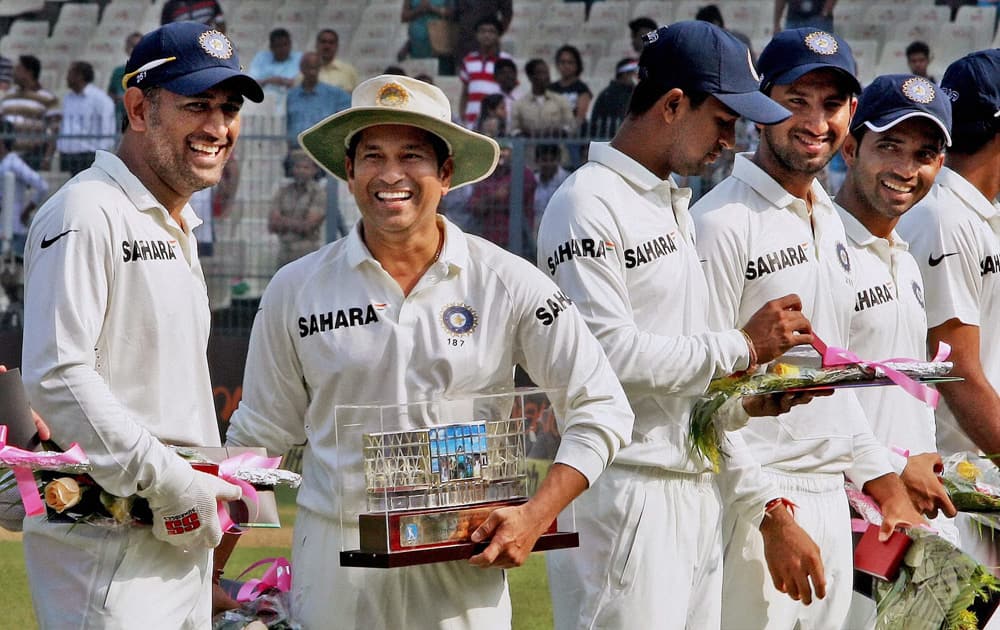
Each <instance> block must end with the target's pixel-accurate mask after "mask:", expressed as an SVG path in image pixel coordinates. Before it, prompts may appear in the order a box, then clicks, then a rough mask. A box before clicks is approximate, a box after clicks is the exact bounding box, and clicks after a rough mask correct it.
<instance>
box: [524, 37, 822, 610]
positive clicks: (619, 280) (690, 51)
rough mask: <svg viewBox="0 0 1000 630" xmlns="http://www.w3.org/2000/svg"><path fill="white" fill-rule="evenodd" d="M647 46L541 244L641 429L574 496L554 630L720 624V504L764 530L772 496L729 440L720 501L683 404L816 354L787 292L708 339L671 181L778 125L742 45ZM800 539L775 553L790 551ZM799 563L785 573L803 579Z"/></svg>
mask: <svg viewBox="0 0 1000 630" xmlns="http://www.w3.org/2000/svg"><path fill="white" fill-rule="evenodd" d="M646 42H647V43H646V46H645V48H644V49H643V51H642V55H641V57H640V59H639V68H638V72H639V83H638V85H636V87H635V92H634V93H633V96H632V99H631V102H630V104H629V108H628V114H627V116H626V118H625V120H624V121H623V123H622V125H621V127H620V128H619V129H618V131H617V133H616V134H615V137H614V139H613V140H612V141H611V142H610V143H604V142H594V143H591V145H590V161H589V162H588V163H587V164H585V165H584V166H582V167H581V168H580V169H579V170H578V171H576V172H575V173H574V174H573V175H571V176H570V177H569V178H568V179H567V180H566V181H565V182H564V183H563V185H562V186H561V187H560V188H559V190H558V191H556V193H555V195H554V196H553V198H552V200H551V201H550V202H549V205H548V208H547V210H546V212H545V215H544V217H543V219H542V224H541V227H540V233H539V237H538V244H539V246H538V265H539V267H541V268H542V269H543V270H544V271H546V272H547V273H548V274H550V275H551V276H552V277H553V278H554V279H555V280H556V283H557V284H559V286H560V287H561V288H562V289H563V290H564V291H565V293H566V294H567V295H568V296H569V297H570V298H571V299H572V300H573V301H574V302H575V303H576V304H577V305H578V306H579V308H580V311H581V312H582V313H583V315H584V317H585V318H586V320H587V323H588V325H589V326H590V328H591V330H592V331H593V332H594V333H595V335H596V336H597V338H598V339H599V340H600V341H601V344H602V346H603V347H604V350H605V352H606V353H607V355H608V358H609V359H610V361H611V364H612V366H613V367H614V369H615V372H616V374H617V375H618V377H619V379H621V381H622V385H623V386H624V388H625V393H626V395H627V396H628V398H629V402H630V403H631V405H632V408H633V410H634V411H635V415H636V420H635V428H634V431H633V434H632V444H631V445H630V446H626V447H625V448H623V449H622V450H621V452H620V453H619V454H618V457H617V458H616V459H615V461H614V463H613V464H612V465H611V466H610V467H609V469H608V470H607V471H606V472H605V474H604V475H602V476H601V477H600V478H599V479H598V480H597V482H596V483H595V484H594V485H593V486H592V487H591V489H590V490H589V491H588V492H587V493H585V494H583V495H582V496H581V497H580V498H578V499H577V502H576V506H575V508H576V509H575V514H576V526H577V529H579V531H580V537H581V540H583V541H586V543H585V544H584V545H582V546H581V548H580V549H575V550H573V551H572V552H571V553H564V552H550V553H549V554H548V558H547V560H548V565H549V585H550V589H551V592H552V599H553V612H554V617H555V623H556V627H557V628H560V629H566V630H569V629H574V630H575V629H576V628H590V627H602V628H626V627H644V628H645V627H657V628H671V629H673V628H677V629H680V628H685V627H686V628H699V629H711V628H719V627H720V617H719V614H720V610H721V607H722V602H721V586H722V533H721V512H722V505H724V504H726V505H732V506H733V509H734V510H739V511H745V512H747V513H748V514H749V516H748V518H756V519H758V520H759V519H760V518H761V517H762V515H763V513H764V506H765V505H766V504H767V502H768V501H769V500H771V499H773V498H775V497H778V496H780V495H778V494H776V490H775V489H774V488H773V487H771V486H770V485H769V484H762V485H761V484H759V483H758V482H759V481H760V476H759V475H756V474H754V471H755V470H756V467H755V465H754V464H753V462H750V461H747V457H746V453H745V449H744V448H742V446H741V444H742V443H741V441H740V440H739V439H738V436H737V437H736V438H735V439H734V443H733V444H732V445H731V448H729V449H728V452H729V455H730V457H729V458H727V459H726V461H725V464H724V470H723V474H724V476H726V477H729V478H732V479H733V480H734V482H733V483H730V484H728V486H727V487H728V488H729V490H728V491H727V492H724V493H722V494H720V487H719V486H720V484H718V483H717V481H716V476H715V475H714V474H712V473H713V468H712V465H711V464H710V463H709V462H708V461H707V460H706V459H705V458H702V457H701V456H698V455H695V454H694V451H693V448H692V445H691V441H690V439H689V436H688V430H689V424H690V411H691V407H692V405H693V404H694V402H695V400H696V399H697V398H698V396H700V395H701V394H703V393H704V391H705V388H706V387H707V385H708V383H709V381H710V380H711V379H712V378H715V377H719V376H724V375H727V374H730V373H732V372H734V371H737V370H742V369H746V368H748V367H750V366H752V365H753V364H754V363H755V362H756V361H769V360H770V359H771V358H773V357H775V356H777V355H779V354H781V352H783V351H784V350H786V349H787V348H789V347H791V346H792V345H795V344H798V343H808V342H809V341H810V340H811V339H812V337H811V336H810V334H809V331H810V327H809V322H808V321H807V320H806V319H805V318H804V317H802V316H801V314H800V313H799V312H798V310H799V308H800V306H799V300H798V298H797V297H796V296H794V295H786V296H784V297H781V298H779V299H776V300H773V301H772V302H770V303H769V304H767V305H766V306H764V307H763V308H762V309H761V310H760V312H758V313H757V314H755V315H754V316H753V317H751V318H750V320H749V321H748V322H746V324H745V326H744V327H743V330H737V329H736V327H734V326H728V327H724V328H720V329H718V330H720V331H721V332H711V331H710V329H709V327H708V325H707V320H708V313H707V304H708V302H709V301H710V293H709V292H708V288H707V286H706V283H705V278H704V275H703V274H702V271H701V264H700V263H699V260H698V256H697V253H696V251H695V247H694V233H693V226H692V223H691V217H690V215H689V214H688V208H687V205H688V201H689V200H690V198H691V191H690V190H688V189H683V188H679V187H678V186H677V185H676V183H674V181H673V179H672V178H671V174H672V173H678V174H681V175H691V174H695V173H697V172H699V171H700V170H701V168H702V167H703V166H704V165H705V164H708V163H710V162H712V161H714V160H715V159H716V158H718V156H719V153H720V152H721V151H722V150H723V149H725V148H729V147H731V146H732V144H733V142H734V135H735V123H736V121H737V119H738V118H739V117H740V116H741V115H743V116H746V117H747V118H749V119H751V120H754V121H757V122H759V123H762V124H765V125H766V124H771V123H776V122H779V121H781V120H784V119H785V118H787V117H788V115H789V112H788V111H787V110H786V109H784V108H783V107H780V106H779V105H777V104H776V103H775V102H774V101H773V100H771V99H770V98H768V97H767V96H765V95H764V94H762V93H761V92H760V90H759V85H758V79H757V75H756V70H755V69H754V66H753V62H752V61H751V59H750V51H749V50H748V49H747V47H746V46H744V45H743V44H742V43H740V41H739V40H737V39H736V38H735V37H733V36H732V35H730V34H729V33H727V32H725V31H723V30H722V29H719V28H718V27H716V26H714V25H712V24H709V23H707V22H679V23H677V24H674V25H672V26H669V27H663V28H660V29H658V30H655V31H652V32H650V33H649V34H647V35H646ZM804 400H805V399H804V398H800V397H796V396H795V395H787V396H778V397H769V398H765V399H762V400H753V401H747V403H746V406H745V408H744V407H742V406H740V405H739V404H738V403H737V404H734V405H732V406H731V407H729V408H727V409H726V413H724V414H723V415H724V416H725V417H726V421H725V422H726V423H727V426H740V424H742V423H745V422H746V421H747V419H748V416H747V413H748V412H749V413H750V414H755V415H774V414H778V413H783V412H785V411H787V410H788V409H789V408H790V406H791V405H793V404H795V403H798V402H804ZM747 471H749V473H747ZM745 473H746V474H745ZM805 538H806V540H807V541H808V537H805ZM795 540H796V538H795V536H794V534H793V535H791V536H790V537H789V538H788V539H787V540H786V541H783V542H787V543H788V546H789V547H791V548H795V547H796V543H795ZM797 557H798V556H797ZM813 558H815V559H817V560H818V554H813ZM803 564H804V565H806V567H805V568H803V569H801V570H799V569H790V570H789V574H794V576H795V578H796V579H800V580H807V579H808V571H809V568H808V566H810V565H809V562H808V561H806V562H804V563H803ZM730 627H732V626H730Z"/></svg>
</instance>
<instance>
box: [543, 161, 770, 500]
mask: <svg viewBox="0 0 1000 630" xmlns="http://www.w3.org/2000/svg"><path fill="white" fill-rule="evenodd" d="M589 157H590V161H589V162H588V163H587V164H585V165H584V166H582V167H580V168H579V169H578V170H577V171H576V172H574V173H573V174H572V175H570V177H569V178H568V179H567V180H566V181H565V182H564V183H563V185H562V186H561V187H560V188H559V190H557V191H556V193H555V195H553V197H552V199H551V200H550V201H549V205H548V207H547V209H546V211H545V215H544V216H543V218H542V224H541V226H540V228H539V235H538V265H539V267H541V268H542V270H544V271H546V272H548V273H549V274H550V275H551V276H552V277H553V278H554V279H555V280H556V283H557V284H558V285H559V286H560V287H562V288H563V290H565V291H566V293H567V295H569V297H570V298H572V299H573V301H574V302H576V304H577V307H578V308H579V309H580V312H581V313H582V314H583V316H584V319H586V320H587V324H588V325H589V326H590V328H591V330H592V331H593V332H594V334H595V335H596V336H597V338H598V340H599V341H600V342H601V345H602V346H603V347H604V350H605V352H607V354H608V359H609V360H610V361H611V365H612V367H613V368H614V369H615V372H616V373H617V375H618V378H619V379H620V380H621V382H622V386H623V387H624V388H625V393H626V394H627V395H628V398H629V402H630V403H631V405H632V409H633V410H634V411H635V416H636V419H635V428H634V430H633V434H632V444H631V445H629V446H627V447H626V448H624V449H622V451H621V453H619V454H618V458H617V459H616V460H615V462H616V463H624V464H631V465H639V466H653V467H658V468H664V469H668V470H674V471H679V472H687V473H702V472H705V471H708V470H710V469H711V468H710V465H709V464H708V462H707V461H706V460H705V459H704V458H701V457H697V456H694V454H693V453H692V446H691V443H690V440H689V437H688V435H689V427H690V416H691V408H692V405H693V404H694V403H695V401H696V400H697V399H698V397H699V396H701V395H702V394H704V392H705V390H706V388H707V387H708V384H709V382H710V381H711V379H713V378H716V377H720V376H725V375H727V374H730V373H732V372H734V371H737V370H740V369H745V368H746V366H747V364H748V362H749V349H748V348H747V344H746V341H745V340H744V338H743V336H742V335H741V334H740V333H739V331H737V330H734V329H733V328H732V326H728V327H724V328H723V329H722V330H724V332H712V331H711V330H710V328H709V325H708V324H709V322H708V303H709V293H708V287H707V285H706V283H705V278H704V275H703V273H702V270H701V265H700V264H699V262H698V255H697V252H696V251H695V246H694V230H693V228H694V225H693V223H692V222H691V216H690V214H689V213H688V208H687V205H688V201H689V200H690V197H691V191H690V190H689V189H686V188H685V189H682V188H678V187H677V185H676V184H675V183H674V182H673V181H672V180H671V179H666V180H663V179H660V178H659V177H657V176H656V175H654V174H653V173H651V172H650V171H649V170H648V169H646V168H645V167H643V166H642V165H641V164H639V163H638V162H636V161H635V160H633V159H632V158H630V157H629V156H627V155H625V154H624V153H622V152H620V151H618V150H617V149H615V148H614V147H612V146H611V145H610V144H608V143H601V142H594V143H591V145H590V153H589ZM727 329H728V330H727ZM737 442H738V443H736V444H733V445H730V447H729V450H728V451H727V452H729V454H730V455H731V457H729V458H728V459H727V460H726V465H727V467H728V468H729V470H730V471H731V472H732V473H733V474H734V475H737V476H738V475H739V471H740V470H742V467H743V466H744V465H746V464H747V462H746V461H745V460H744V457H743V447H742V441H741V440H739V439H738V437H737ZM751 465H752V463H751ZM739 484H740V486H741V489H745V490H746V491H748V492H750V493H751V494H753V493H756V494H758V496H756V497H755V501H754V502H752V503H755V502H756V500H763V501H765V502H766V501H767V500H768V499H771V498H774V497H775V496H777V495H776V494H773V493H771V492H770V490H769V489H768V488H766V487H759V486H757V485H756V484H755V482H754V481H753V480H751V479H742V480H740V482H739ZM751 511H752V512H754V513H755V512H756V511H757V506H755V507H753V508H752V510H751ZM751 518H753V517H751Z"/></svg>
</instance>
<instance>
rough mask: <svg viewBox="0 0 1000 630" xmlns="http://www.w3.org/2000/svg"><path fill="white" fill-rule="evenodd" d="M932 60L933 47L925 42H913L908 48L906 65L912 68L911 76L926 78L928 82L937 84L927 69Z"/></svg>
mask: <svg viewBox="0 0 1000 630" xmlns="http://www.w3.org/2000/svg"><path fill="white" fill-rule="evenodd" d="M932 59H933V57H931V47H930V46H928V45H927V44H926V43H925V42H921V41H915V42H911V43H910V45H909V46H907V47H906V65H907V66H909V68H910V74H915V75H917V76H918V77H924V78H925V79H927V80H928V81H933V82H934V83H937V81H935V79H934V77H932V76H931V75H929V74H927V67H928V66H929V65H930V63H931V60H932Z"/></svg>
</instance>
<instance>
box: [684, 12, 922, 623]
mask: <svg viewBox="0 0 1000 630" xmlns="http://www.w3.org/2000/svg"><path fill="white" fill-rule="evenodd" d="M759 69H760V72H761V89H762V90H763V91H764V92H765V93H768V94H770V96H771V97H772V98H774V99H775V100H776V101H777V102H778V103H780V104H782V105H783V106H785V107H786V108H788V109H789V110H791V112H792V116H791V118H789V119H788V120H785V121H784V122H781V123H779V124H777V125H772V126H770V127H762V128H761V139H760V145H759V147H758V149H757V151H756V153H754V154H753V155H749V154H740V155H737V156H736V161H735V164H734V168H733V174H732V176H731V177H729V178H728V179H726V180H725V181H723V182H722V183H720V184H719V185H718V186H716V187H715V188H714V189H712V191H711V192H710V193H708V194H707V195H706V196H705V197H703V198H702V199H701V200H700V201H699V202H698V203H697V204H696V205H695V207H694V208H693V211H692V213H693V214H694V217H695V222H696V225H697V228H698V251H699V253H700V254H701V259H702V260H703V269H704V270H705V273H706V276H707V277H708V282H709V287H710V289H711V290H712V295H713V298H714V299H713V301H712V303H711V308H710V325H711V326H713V327H714V328H717V329H720V328H728V327H732V326H740V325H743V323H744V322H746V321H747V320H748V318H749V317H750V316H751V314H752V313H754V312H755V311H756V310H757V309H758V308H759V307H760V306H761V304H764V303H765V302H766V301H767V300H772V299H774V297H775V296H778V295H783V294H785V293H787V292H788V291H796V292H797V293H798V294H799V295H800V296H801V298H802V310H803V313H805V314H806V316H807V317H809V320H810V322H811V323H812V326H813V333H814V334H815V335H816V336H818V337H820V338H821V339H822V340H824V341H825V342H826V343H827V344H829V345H831V346H840V347H845V346H846V345H847V341H848V339H849V333H850V322H851V316H852V314H853V313H854V303H855V297H856V296H855V291H854V286H853V276H852V271H851V270H852V259H851V256H850V254H849V252H848V250H847V237H846V234H845V233H844V226H843V223H842V222H841V220H840V217H839V216H838V215H837V212H836V210H835V209H834V206H833V201H832V200H831V199H830V197H829V196H828V195H827V193H826V192H825V191H824V190H823V189H822V187H821V186H820V185H819V182H817V181H816V179H815V175H816V174H817V173H818V172H819V171H820V170H822V169H823V167H825V166H826V164H827V162H829V161H830V159H831V158H832V157H833V155H834V153H835V152H836V151H838V150H839V149H840V147H841V144H842V143H843V142H844V138H845V137H846V135H847V131H848V126H849V123H850V119H851V114H852V113H853V111H854V108H855V106H856V101H855V98H854V95H855V94H857V93H858V92H860V89H859V88H860V86H859V85H858V80H857V78H856V77H855V65H854V59H853V56H852V55H851V51H850V48H849V47H848V46H847V42H845V41H844V40H843V39H841V38H839V37H836V36H834V35H832V34H830V33H827V32H825V31H819V30H816V29H806V28H803V29H794V30H789V31H783V32H781V33H778V34H777V35H775V37H774V38H773V39H772V40H771V42H770V43H769V44H768V45H767V47H765V48H764V50H763V51H762V52H761V55H760V59H759ZM883 358H884V357H883ZM781 360H782V362H785V363H800V364H812V365H818V363H819V360H818V356H817V355H816V352H815V351H814V350H813V349H812V348H811V347H809V346H807V345H803V346H800V347H798V348H795V349H794V350H792V351H791V352H789V353H787V354H786V355H784V356H783V357H781ZM740 433H741V435H742V437H743V438H744V440H745V441H746V443H747V445H748V446H749V448H750V451H751V452H752V454H753V456H754V458H755V459H756V460H757V461H758V462H760V464H761V472H762V475H763V476H764V477H765V478H767V479H769V480H771V481H772V483H774V484H775V485H776V486H778V488H780V491H781V493H782V495H781V496H783V497H785V498H787V499H788V500H789V501H790V502H792V503H793V504H795V505H797V507H796V508H795V511H794V515H793V513H792V510H791V508H790V507H789V508H787V509H786V508H785V507H780V506H776V507H775V509H774V510H771V511H769V512H768V516H767V518H765V519H764V525H763V526H760V527H759V526H758V523H757V522H754V521H752V520H749V519H747V518H745V517H744V516H743V515H740V514H738V513H736V512H735V511H729V512H727V513H726V515H725V523H726V524H725V526H724V531H725V532H726V537H727V538H726V557H725V576H724V584H723V597H724V600H723V601H724V605H723V611H722V617H723V627H726V628H792V627H802V628H829V629H831V630H834V629H839V628H840V627H841V624H842V623H843V621H844V617H845V616H846V614H847V610H848V606H849V604H850V601H851V588H852V570H853V566H852V548H853V545H852V540H851V529H850V516H849V511H848V506H847V500H846V497H845V494H844V489H843V479H844V474H845V473H846V474H847V475H848V476H849V477H850V478H851V479H852V480H853V481H854V482H855V483H856V484H857V485H858V486H859V487H863V488H864V489H865V491H866V492H868V493H869V494H870V495H872V496H873V497H874V498H875V500H876V501H878V502H879V503H880V505H881V507H882V510H883V513H884V514H885V523H884V525H883V529H882V532H881V535H882V536H883V537H887V536H888V535H889V534H891V532H892V529H893V528H894V527H895V526H897V525H899V524H901V523H912V524H916V523H918V522H922V520H923V519H922V517H921V516H920V514H919V513H917V512H916V510H915V509H914V508H913V506H912V505H911V504H910V501H909V499H908V497H907V495H906V491H905V488H904V487H903V485H902V483H901V482H900V479H899V477H898V475H896V473H895V472H894V470H893V468H892V465H891V464H890V462H889V456H888V452H887V449H886V448H885V447H883V446H882V445H881V444H880V443H879V442H878V440H877V439H876V438H875V436H874V435H873V434H872V431H871V428H870V426H869V425H868V421H867V419H866V418H865V415H864V411H863V410H862V409H861V407H860V405H859V404H858V401H857V398H856V397H855V395H854V394H853V393H852V392H850V391H846V390H841V391H840V392H838V393H836V394H834V395H833V396H831V397H828V398H823V399H820V400H816V401H813V402H812V403H811V404H810V405H809V406H808V407H800V408H798V409H793V410H792V411H791V412H790V413H788V414H786V415H785V416H781V417H773V418H760V419H755V420H754V421H753V422H751V423H749V424H748V425H747V426H746V427H744V428H743V429H741V430H740ZM796 524H797V525H796ZM793 525H794V526H795V527H796V528H797V527H801V528H802V529H804V530H805V531H806V532H808V533H809V536H811V537H812V538H813V541H814V542H809V544H808V545H807V547H810V548H813V549H815V547H817V546H818V548H819V552H820V553H821V555H822V565H821V567H820V568H819V576H818V580H817V577H816V576H815V575H811V576H810V577H811V578H812V584H810V583H809V581H790V580H788V579H786V578H784V577H783V575H782V574H783V573H784V571H785V570H786V569H787V567H788V565H789V562H792V563H793V566H794V563H797V562H798V561H797V560H796V559H795V556H794V554H789V553H788V549H787V548H786V549H783V550H782V551H781V553H779V554H774V553H773V552H772V551H773V548H772V547H769V541H770V539H771V538H772V537H773V536H774V535H776V534H780V533H781V532H782V531H783V530H784V529H785V528H786V527H791V526H793ZM765 561H766V562H767V564H768V567H769V569H770V574H771V579H767V575H766V574H765V572H764V571H763V567H764V563H765ZM824 582H825V583H824ZM824 591H825V592H824ZM782 593H787V594H788V595H789V596H790V597H791V599H789V598H788V597H786V596H785V595H783V594H782ZM814 596H815V597H816V598H819V601H814ZM793 600H797V601H793ZM810 604H812V605H811V606H810Z"/></svg>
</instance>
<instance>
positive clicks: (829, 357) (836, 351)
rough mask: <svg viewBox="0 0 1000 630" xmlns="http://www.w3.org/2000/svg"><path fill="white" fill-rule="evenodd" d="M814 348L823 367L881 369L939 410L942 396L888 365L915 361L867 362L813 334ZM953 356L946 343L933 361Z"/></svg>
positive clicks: (941, 346)
mask: <svg viewBox="0 0 1000 630" xmlns="http://www.w3.org/2000/svg"><path fill="white" fill-rule="evenodd" d="M812 346H813V348H815V349H816V351H817V352H819V355H820V357H822V358H823V367H833V366H837V365H850V364H852V363H857V364H859V365H863V366H865V367H872V368H880V369H881V370H882V371H883V372H885V376H886V378H888V379H889V380H890V381H892V382H893V383H895V384H896V385H899V386H900V387H901V388H902V389H903V391H905V392H906V393H907V394H909V395H910V396H913V397H914V398H916V399H917V400H919V401H921V402H923V403H924V404H926V405H929V406H930V407H932V408H937V405H938V399H939V398H940V397H941V394H939V393H938V391H937V390H936V389H934V388H932V387H928V386H926V385H924V384H923V383H918V382H917V381H915V380H913V379H912V378H910V377H909V376H907V375H906V374H903V373H902V372H900V371H899V370H894V369H892V368H891V367H889V366H887V365H886V364H887V363H913V362H915V360H914V359H886V360H885V361H865V360H864V359H862V358H861V357H859V356H858V355H856V354H854V353H853V352H851V351H850V350H847V349H846V348H837V347H830V346H827V345H826V344H825V343H824V342H823V340H822V339H820V338H819V336H818V335H816V333H815V332H813V343H812ZM950 354H951V346H949V345H948V344H946V343H944V342H940V343H939V344H938V351H937V354H936V355H935V356H934V358H933V359H932V361H934V362H938V361H944V360H945V359H947V358H948V355H950Z"/></svg>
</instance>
